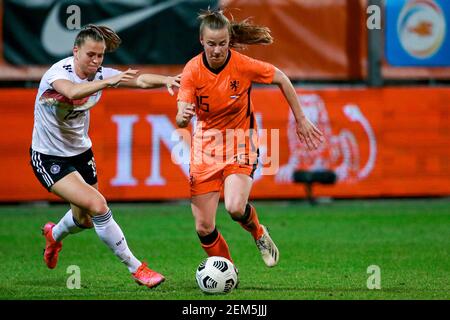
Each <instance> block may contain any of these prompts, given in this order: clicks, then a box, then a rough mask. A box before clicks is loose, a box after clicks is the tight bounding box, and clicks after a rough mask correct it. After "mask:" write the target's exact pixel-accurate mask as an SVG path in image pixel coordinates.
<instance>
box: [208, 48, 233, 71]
mask: <svg viewBox="0 0 450 320" xmlns="http://www.w3.org/2000/svg"><path fill="white" fill-rule="evenodd" d="M230 59H231V50H228V56H227V60H225V63H224V64H223V65H222V66H221V67H220V68H217V69H213V68H211V67H210V66H209V64H208V60H207V59H206V54H205V52H203V54H202V60H203V64H204V66H205V67H206V69H208V70H209V71H211V72H212V73H214V74H219V73H220V72H221V71H222V70H223V69H225V67H226V66H227V64H228V62H229V61H230Z"/></svg>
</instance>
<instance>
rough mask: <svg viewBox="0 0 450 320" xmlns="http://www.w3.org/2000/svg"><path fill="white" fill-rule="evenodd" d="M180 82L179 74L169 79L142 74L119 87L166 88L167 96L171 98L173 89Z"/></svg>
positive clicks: (157, 75) (168, 77)
mask: <svg viewBox="0 0 450 320" xmlns="http://www.w3.org/2000/svg"><path fill="white" fill-rule="evenodd" d="M180 80H181V74H179V75H176V76H174V77H171V76H163V75H159V74H151V73H144V74H141V75H139V76H138V77H137V78H136V79H133V80H132V81H129V82H127V83H123V84H121V86H125V87H131V88H142V89H152V88H160V87H164V86H166V87H167V91H169V94H170V95H171V96H173V94H174V92H173V87H180Z"/></svg>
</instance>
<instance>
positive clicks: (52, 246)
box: [42, 222, 62, 269]
mask: <svg viewBox="0 0 450 320" xmlns="http://www.w3.org/2000/svg"><path fill="white" fill-rule="evenodd" d="M54 226H55V224H54V223H53V222H47V223H46V224H45V226H44V227H43V228H42V234H43V235H44V237H45V249H44V262H45V264H46V265H47V267H48V268H49V269H54V268H55V267H56V264H57V263H58V254H59V252H60V251H61V249H62V242H58V241H55V239H53V235H52V229H53V227H54Z"/></svg>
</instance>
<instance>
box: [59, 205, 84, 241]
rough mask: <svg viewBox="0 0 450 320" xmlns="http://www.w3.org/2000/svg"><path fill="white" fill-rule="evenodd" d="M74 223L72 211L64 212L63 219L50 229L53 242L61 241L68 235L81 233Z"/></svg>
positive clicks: (80, 229)
mask: <svg viewBox="0 0 450 320" xmlns="http://www.w3.org/2000/svg"><path fill="white" fill-rule="evenodd" d="M83 230H84V229H83V228H80V227H79V226H78V225H77V224H76V223H75V219H74V217H73V214H72V209H70V210H69V211H67V212H66V214H65V215H64V217H62V218H61V220H59V222H58V223H57V224H56V225H55V226H54V227H53V229H52V236H53V239H55V241H62V240H63V239H64V238H65V237H67V236H68V235H69V234H74V233H78V232H81V231H83Z"/></svg>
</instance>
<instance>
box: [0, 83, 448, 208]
mask: <svg viewBox="0 0 450 320" xmlns="http://www.w3.org/2000/svg"><path fill="white" fill-rule="evenodd" d="M298 93H299V99H300V101H301V103H302V105H303V108H304V110H305V112H306V114H307V115H308V117H310V118H311V119H312V120H313V121H314V122H316V123H317V124H318V126H319V127H320V129H321V130H322V131H323V132H324V134H325V137H326V143H325V144H323V145H322V146H321V147H320V148H319V149H318V150H316V151H314V152H307V151H306V150H305V148H304V147H303V146H301V145H300V144H299V143H298V141H297V139H296V137H295V133H294V132H295V131H294V127H293V126H294V125H295V123H294V122H293V119H292V117H291V116H290V110H289V107H288V105H287V103H286V101H285V100H284V98H283V96H282V94H281V92H280V91H279V90H278V89H277V88H273V87H266V88H254V89H253V90H252V102H253V103H254V106H255V111H256V119H257V121H258V124H259V128H260V132H259V133H260V134H261V136H263V135H264V134H266V136H267V137H268V139H263V140H267V141H262V143H261V145H260V153H261V164H260V165H261V166H262V167H260V168H259V169H258V170H257V171H256V173H255V181H254V186H253V189H252V193H251V198H254V199H256V198H258V199H264V198H272V199H273V198H303V197H305V191H304V186H303V185H301V184H296V183H293V182H292V179H291V178H292V173H293V172H295V171H296V170H298V169H306V170H315V169H320V168H329V169H332V170H334V171H335V172H336V175H337V178H338V179H337V182H336V184H334V185H327V186H320V185H318V186H317V187H315V189H314V190H315V191H314V193H315V194H316V195H323V196H332V197H378V196H427V195H430V196H436V195H450V148H449V143H450V89H448V88H384V89H366V88H360V89H355V88H348V89H342V88H329V89H320V90H319V89H318V90H309V89H308V90H305V89H298ZM35 94H36V90H32V89H2V90H0V108H1V114H2V117H1V118H2V123H3V125H2V126H1V127H0V148H1V151H2V152H1V153H2V156H1V158H0V167H1V168H2V174H1V176H0V201H1V202H11V201H36V200H56V199H57V197H55V196H53V195H52V194H51V193H49V192H47V191H46V190H45V189H44V188H43V187H42V186H41V185H40V184H39V182H38V180H37V179H36V178H35V176H34V174H33V171H32V169H31V166H30V165H29V154H28V150H29V147H30V144H31V136H32V128H33V108H34V99H35ZM175 114H176V98H175V97H171V96H169V95H168V94H167V93H166V92H165V91H163V90H148V91H147V90H125V89H116V90H106V91H105V92H104V95H103V97H102V99H101V100H100V103H99V104H98V105H96V106H95V107H94V108H93V109H92V110H91V126H90V136H91V138H92V141H93V150H94V154H95V159H96V162H97V171H98V175H99V187H100V190H101V191H102V193H103V194H104V195H105V196H106V198H107V199H108V200H117V201H121V200H123V201H133V200H165V199H166V200H168V199H187V198H189V179H188V177H189V163H188V161H185V160H183V159H189V157H188V150H189V148H188V145H187V144H183V143H184V142H183V143H182V142H180V141H181V139H180V134H183V133H180V132H179V131H176V130H175V129H176V125H175ZM182 153H184V156H183V155H182V156H180V154H182ZM277 165H278V167H277ZM263 168H266V169H267V168H271V169H274V168H275V169H276V170H262V169H263ZM267 172H269V173H270V172H272V173H274V174H270V175H266V174H265V173H267ZM263 173H264V174H263Z"/></svg>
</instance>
